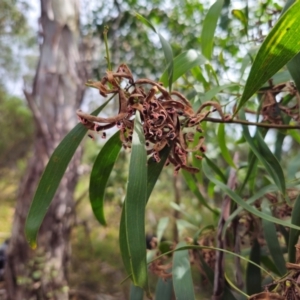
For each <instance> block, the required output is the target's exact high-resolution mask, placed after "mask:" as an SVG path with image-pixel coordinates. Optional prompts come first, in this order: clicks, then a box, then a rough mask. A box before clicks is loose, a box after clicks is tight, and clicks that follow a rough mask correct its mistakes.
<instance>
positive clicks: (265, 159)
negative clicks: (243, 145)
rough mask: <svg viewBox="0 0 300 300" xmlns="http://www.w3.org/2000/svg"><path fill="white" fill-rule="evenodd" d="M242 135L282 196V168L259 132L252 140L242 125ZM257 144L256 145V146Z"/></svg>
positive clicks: (283, 189) (245, 127) (283, 180)
mask: <svg viewBox="0 0 300 300" xmlns="http://www.w3.org/2000/svg"><path fill="white" fill-rule="evenodd" d="M240 115H241V119H245V115H244V113H241V114H240ZM242 127H243V135H244V137H245V139H246V141H247V143H248V145H249V146H250V148H251V150H252V151H253V153H254V154H255V156H256V157H257V158H258V159H259V160H260V162H261V163H262V164H263V166H264V167H265V169H266V171H267V172H268V174H269V175H270V176H271V177H272V179H273V180H274V183H275V184H276V185H277V186H278V188H279V190H280V191H281V193H282V194H283V195H285V178H284V174H283V171H282V168H281V166H280V164H279V162H278V160H277V158H276V157H275V155H274V154H273V153H272V152H271V150H270V149H269V147H268V146H267V144H266V143H265V141H264V140H263V138H262V136H261V134H260V132H259V131H257V132H256V134H255V138H252V137H251V136H250V133H249V129H248V127H247V126H246V125H243V126H242ZM256 143H257V144H256Z"/></svg>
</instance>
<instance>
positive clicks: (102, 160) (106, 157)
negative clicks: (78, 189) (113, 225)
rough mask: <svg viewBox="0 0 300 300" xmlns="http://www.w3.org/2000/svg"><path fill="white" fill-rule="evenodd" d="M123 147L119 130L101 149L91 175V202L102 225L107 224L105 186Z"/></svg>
mask: <svg viewBox="0 0 300 300" xmlns="http://www.w3.org/2000/svg"><path fill="white" fill-rule="evenodd" d="M121 147H122V143H121V140H120V133H119V131H118V132H116V133H115V134H114V135H113V136H112V137H111V138H110V139H109V140H108V141H107V142H106V143H105V145H104V146H103V147H102V149H101V150H100V152H99V154H98V156H97V158H96V160H95V163H94V165H93V168H92V172H91V176H90V187H89V193H90V202H91V206H92V210H93V213H94V215H95V217H96V219H97V220H98V221H99V222H100V224H102V225H106V221H105V217H104V194H105V188H106V184H107V181H108V178H109V176H110V173H111V171H112V169H113V166H114V164H115V161H116V159H117V157H118V155H119V152H120V149H121Z"/></svg>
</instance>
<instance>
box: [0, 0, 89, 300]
mask: <svg viewBox="0 0 300 300" xmlns="http://www.w3.org/2000/svg"><path fill="white" fill-rule="evenodd" d="M78 2H79V0H64V1H58V0H41V18H40V19H39V22H40V28H41V47H40V52H41V53H40V59H39V63H38V67H37V70H36V75H35V79H34V83H33V87H32V90H31V91H30V92H29V91H24V93H25V96H26V99H27V100H28V103H29V106H30V109H31V110H32V113H33V116H34V119H35V123H36V136H35V141H34V149H33V155H32V158H31V160H30V161H29V162H28V167H27V171H26V173H25V176H24V178H23V180H22V182H21V185H20V189H19V193H18V198H17V204H16V210H15V216H14V222H13V230H12V236H11V239H10V243H9V249H8V262H7V265H6V270H5V277H6V278H5V279H6V288H7V293H8V298H9V299H11V300H18V299H60V300H63V299H68V281H67V278H68V276H67V265H68V260H69V257H70V232H71V229H72V225H73V219H74V201H73V192H74V189H75V186H76V182H77V175H78V174H77V169H78V166H79V163H80V158H81V151H77V153H76V154H75V157H74V158H73V160H72V161H71V163H70V165H69V167H68V169H67V172H66V174H65V176H64V178H63V180H62V182H61V185H60V187H59V189H58V192H57V194H56V196H55V198H54V200H53V202H52V204H51V206H50V207H49V210H48V213H47V215H46V218H45V220H44V222H43V225H42V226H41V228H40V232H39V238H38V248H37V250H35V251H33V250H31V249H30V248H29V247H28V244H27V242H26V240H25V236H24V223H25V219H26V215H27V213H28V209H29V205H30V203H31V200H32V198H33V195H34V192H35V189H36V187H37V183H38V180H39V178H40V176H41V174H42V172H43V170H44V168H45V165H46V163H47V161H48V159H49V155H51V153H52V151H53V150H54V148H55V147H56V146H57V144H58V143H59V142H60V141H61V140H62V138H63V137H64V136H65V135H66V134H67V133H68V132H69V130H70V129H72V128H73V127H74V126H75V124H76V123H77V119H76V114H75V110H76V108H78V107H79V105H80V103H81V100H82V98H83V94H84V82H85V81H86V79H87V71H86V67H85V63H84V62H83V61H82V60H81V58H80V54H79V38H80V33H79V3H78ZM19 130H22V128H20V129H19Z"/></svg>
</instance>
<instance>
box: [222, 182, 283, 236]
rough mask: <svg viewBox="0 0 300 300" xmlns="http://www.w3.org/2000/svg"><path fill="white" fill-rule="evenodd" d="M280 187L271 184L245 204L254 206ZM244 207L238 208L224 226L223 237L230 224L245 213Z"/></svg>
mask: <svg viewBox="0 0 300 300" xmlns="http://www.w3.org/2000/svg"><path fill="white" fill-rule="evenodd" d="M277 191H278V187H277V186H276V185H275V184H270V185H267V186H265V187H263V188H262V189H261V190H259V191H258V192H257V193H255V194H254V195H253V196H251V197H250V198H249V199H248V200H247V201H246V202H245V203H247V204H249V205H251V204H253V203H254V202H255V201H256V200H257V199H259V198H261V197H263V196H264V195H265V194H267V193H271V192H277ZM243 209H244V208H243V207H241V206H240V207H238V208H237V209H236V210H235V211H234V212H233V213H232V214H231V215H230V216H229V217H228V219H227V220H226V222H225V224H224V231H223V236H224V235H225V230H226V228H227V227H228V226H229V224H230V223H231V222H232V221H233V220H234V219H235V218H236V216H237V215H238V214H239V213H241V212H242V211H243Z"/></svg>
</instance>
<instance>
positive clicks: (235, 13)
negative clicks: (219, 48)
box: [231, 9, 248, 35]
mask: <svg viewBox="0 0 300 300" xmlns="http://www.w3.org/2000/svg"><path fill="white" fill-rule="evenodd" d="M231 13H232V15H233V16H234V17H235V18H237V19H238V20H240V21H241V23H242V24H243V26H244V30H245V34H246V35H247V32H248V18H247V16H246V14H245V13H244V12H243V11H242V10H241V9H233V10H232V11H231Z"/></svg>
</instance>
